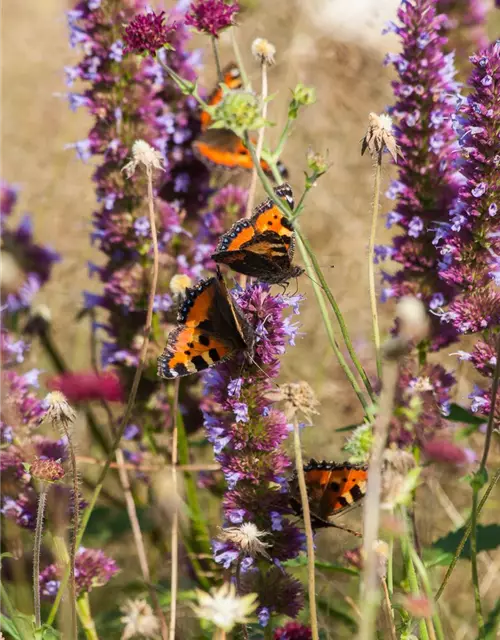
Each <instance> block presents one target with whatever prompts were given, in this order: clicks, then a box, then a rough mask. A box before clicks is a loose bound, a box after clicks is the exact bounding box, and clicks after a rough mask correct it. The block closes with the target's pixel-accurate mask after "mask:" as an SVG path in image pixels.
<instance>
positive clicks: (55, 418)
mask: <svg viewBox="0 0 500 640" xmlns="http://www.w3.org/2000/svg"><path fill="white" fill-rule="evenodd" d="M44 404H45V405H46V406H47V413H46V414H45V416H44V419H47V420H50V421H51V422H52V424H53V425H54V426H55V427H61V426H65V427H67V426H68V425H70V424H71V423H73V422H74V421H75V420H76V413H75V412H74V411H73V409H72V407H71V405H70V404H69V402H68V401H67V399H66V396H65V395H64V393H62V392H61V391H52V392H51V393H49V394H47V395H46V396H45V400H44Z"/></svg>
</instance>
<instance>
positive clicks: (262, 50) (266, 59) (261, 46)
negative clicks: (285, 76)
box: [252, 38, 276, 66]
mask: <svg viewBox="0 0 500 640" xmlns="http://www.w3.org/2000/svg"><path fill="white" fill-rule="evenodd" d="M252 55H253V57H254V58H255V59H256V60H257V62H260V63H261V64H267V65H268V66H271V65H272V64H274V56H275V55H276V47H275V46H274V45H273V44H271V43H270V42H269V40H266V39H265V38H255V40H254V41H253V42H252Z"/></svg>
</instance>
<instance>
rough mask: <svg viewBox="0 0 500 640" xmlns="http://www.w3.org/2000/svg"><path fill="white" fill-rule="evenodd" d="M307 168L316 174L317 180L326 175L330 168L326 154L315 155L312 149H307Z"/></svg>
mask: <svg viewBox="0 0 500 640" xmlns="http://www.w3.org/2000/svg"><path fill="white" fill-rule="evenodd" d="M307 166H308V167H309V169H311V171H313V172H314V173H315V174H316V177H317V178H319V177H320V176H322V175H323V174H324V173H326V172H327V171H328V168H329V167H330V164H329V162H328V152H327V153H326V155H322V154H321V153H315V152H314V151H313V150H312V149H309V151H308V152H307Z"/></svg>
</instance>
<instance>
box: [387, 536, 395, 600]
mask: <svg viewBox="0 0 500 640" xmlns="http://www.w3.org/2000/svg"><path fill="white" fill-rule="evenodd" d="M387 588H388V589H389V593H390V595H391V597H392V594H393V593H394V536H392V535H391V538H390V540H389V555H388V557H387Z"/></svg>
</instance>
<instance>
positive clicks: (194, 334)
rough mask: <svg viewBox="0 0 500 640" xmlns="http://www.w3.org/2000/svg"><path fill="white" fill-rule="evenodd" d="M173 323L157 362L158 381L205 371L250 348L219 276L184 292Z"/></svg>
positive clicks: (245, 327) (245, 330)
mask: <svg viewBox="0 0 500 640" xmlns="http://www.w3.org/2000/svg"><path fill="white" fill-rule="evenodd" d="M177 322H178V325H177V327H176V328H175V329H174V330H173V331H171V333H170V334H169V336H168V340H167V346H166V347H165V350H164V352H163V354H162V355H161V356H160V357H159V358H158V375H159V376H160V377H162V378H177V377H179V376H186V375H190V374H192V373H196V372H198V371H202V370H203V369H208V368H209V367H212V366H214V365H216V364H217V363H218V362H223V361H224V360H227V359H228V358H230V357H232V356H233V355H235V353H237V352H239V351H245V350H247V349H249V348H251V347H252V346H253V338H252V332H251V329H250V328H249V326H248V323H246V320H245V319H244V318H243V317H242V316H241V317H240V315H238V314H237V312H236V311H235V305H234V302H233V300H232V298H231V297H230V294H229V293H228V292H227V290H226V287H225V285H224V282H223V280H222V276H221V275H220V273H217V276H216V277H214V278H208V279H207V280H202V281H201V282H200V283H199V284H198V286H197V287H195V288H193V289H187V290H186V299H185V300H184V302H183V303H182V305H181V307H180V309H179V314H178V317H177ZM251 338H252V339H251ZM247 341H248V342H247ZM250 342H252V344H249V343H250Z"/></svg>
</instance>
